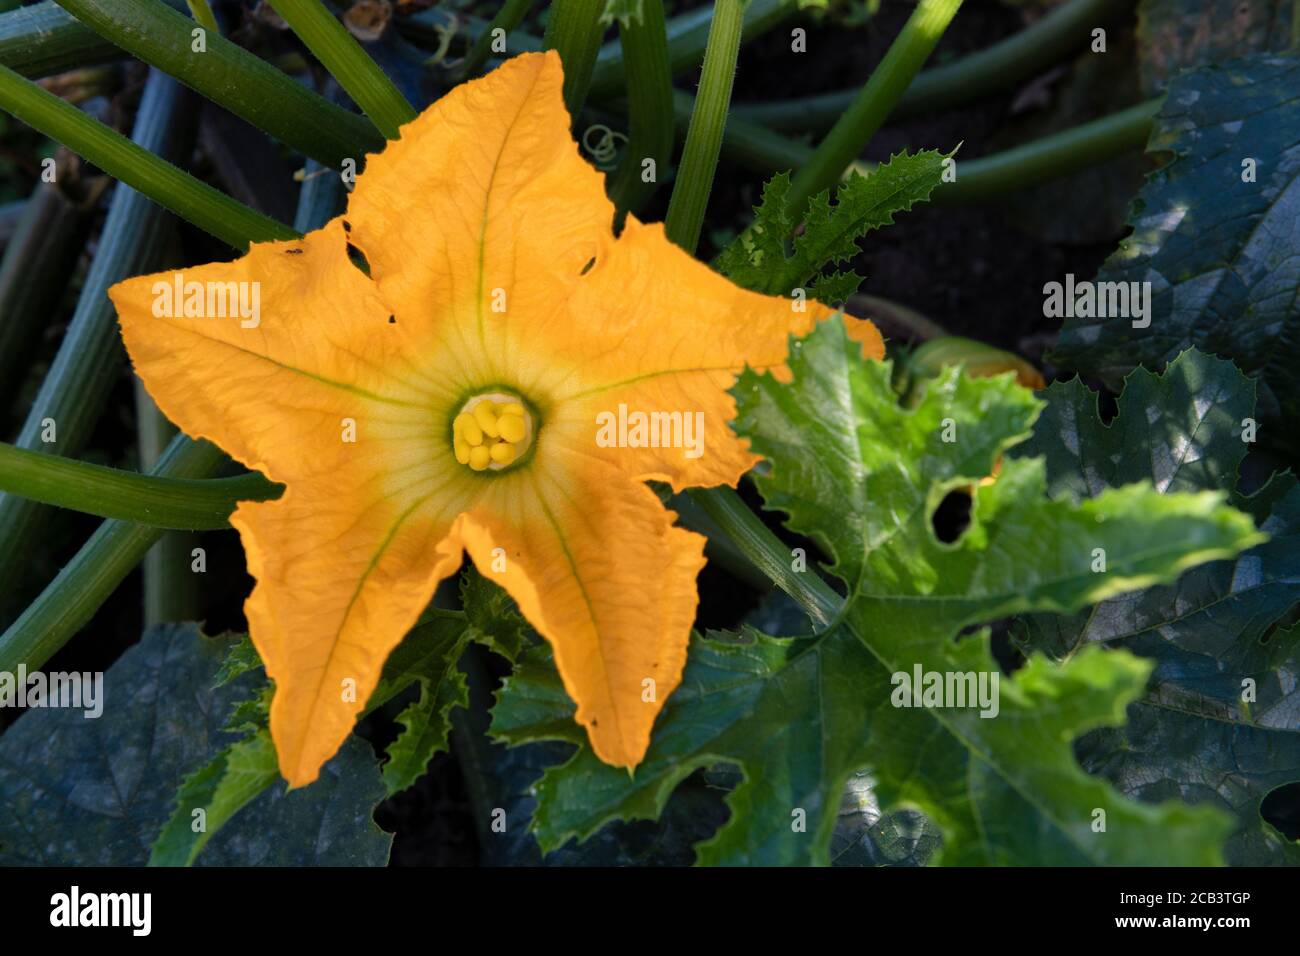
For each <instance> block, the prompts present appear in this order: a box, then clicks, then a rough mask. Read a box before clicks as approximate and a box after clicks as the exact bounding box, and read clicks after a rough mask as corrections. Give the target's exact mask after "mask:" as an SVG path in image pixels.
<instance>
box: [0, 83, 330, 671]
mask: <svg viewBox="0 0 1300 956" xmlns="http://www.w3.org/2000/svg"><path fill="white" fill-rule="evenodd" d="M175 90H176V88H175V84H174V83H172V82H171V81H170V80H168V79H167V78H166V77H165V76H162V75H161V74H158V73H155V74H154V75H153V76H152V77H151V78H150V85H149V86H147V87H146V89H145V99H144V102H142V103H141V107H140V118H139V119H138V120H137V123H136V127H137V134H138V135H139V134H141V133H143V134H144V135H145V137H146V138H147V137H148V136H149V135H150V134H151V133H152V132H153V121H154V119H155V118H156V119H159V120H161V121H162V124H163V126H164V129H165V128H166V127H167V126H168V125H170V124H169V122H168V120H169V119H170V117H169V116H168V115H167V114H166V113H165V112H162V113H160V114H157V113H156V112H155V111H154V110H153V109H149V110H146V107H147V106H150V104H151V96H153V97H154V99H155V100H157V99H159V98H161V97H165V96H167V95H168V94H169V93H171V94H174V93H175ZM146 119H148V120H149V125H148V126H146V127H145V129H143V130H142V129H141V126H142V124H144V123H145V121H146ZM331 179H332V180H334V181H335V183H337V179H338V177H322V180H323V182H322V183H321V185H320V186H319V187H318V188H312V189H304V190H303V192H302V193H300V195H299V199H298V214H299V215H298V222H299V223H300V224H301V226H302V227H303V228H304V230H307V231H310V230H311V229H318V228H320V227H321V226H322V225H324V223H325V219H326V218H327V217H328V216H329V215H330V213H331V209H332V204H331V203H330V202H329V201H328V199H329V198H330V196H331V193H329V190H330V189H331V188H333V186H332V185H331V184H330V183H329V182H328V181H329V180H331ZM119 188H120V187H119ZM123 193H124V194H125V195H127V196H135V195H136V194H134V193H132V192H131V191H130V190H123ZM117 203H118V197H116V196H115V197H114V208H115V209H116V208H118V207H117ZM145 205H146V206H148V205H149V204H148V203H146V204H145ZM122 208H124V209H125V208H126V206H125V204H124V205H123V207H122ZM313 213H314V214H315V215H316V216H318V217H320V218H318V219H316V220H314V221H313V219H312V218H311V216H312V214H313ZM112 222H113V216H112V212H110V214H109V221H108V223H107V224H105V227H104V230H105V231H104V234H105V236H106V237H112V236H114V235H116V234H115V233H114V232H112V231H111V230H110V226H111V224H112ZM121 228H122V230H123V231H128V230H129V229H130V226H129V225H123V226H122V227H121ZM106 241H111V238H110V239H108V240H106ZM103 255H104V253H103V251H101V252H100V257H102V256H103ZM100 257H96V260H95V263H96V265H98V264H99V261H100ZM107 268H108V269H110V270H111V268H112V265H111V263H110V265H109V266H108V267H107ZM93 271H94V270H93V269H92V277H90V278H88V279H87V281H86V293H83V298H85V295H86V294H88V293H89V292H90V290H91V288H92V285H93V282H92V279H93ZM136 271H140V270H132V271H131V272H129V273H128V274H135V272H136ZM98 298H104V295H103V288H102V287H101V288H100V289H99V292H98ZM105 301H106V300H105ZM109 317H110V321H111V318H112V307H111V306H109ZM110 329H112V326H110ZM69 337H71V330H69ZM66 344H67V343H66V341H65V345H66ZM114 344H116V336H114ZM62 354H63V350H62V349H60V356H62ZM53 377H54V372H53V371H51V375H50V378H53ZM49 382H50V379H47V380H46V384H47V385H48V384H49ZM70 390H71V389H65V391H70ZM225 460H226V459H225V456H224V455H222V454H221V452H220V451H218V450H217V449H216V448H215V447H214V446H212V445H210V444H208V443H207V442H195V441H192V440H190V439H189V438H186V437H185V436H183V435H178V436H177V437H176V438H175V439H174V440H173V441H172V443H171V444H170V445H169V446H168V448H167V451H166V452H164V453H163V455H162V458H161V459H160V460H159V463H158V466H157V467H156V468H154V469H153V470H152V471H151V473H150V474H151V475H153V476H155V477H163V478H207V477H209V476H210V475H212V474H214V473H215V472H216V470H217V469H218V468H219V467H220V466H221V465H222V464H223V462H224V461H225ZM242 480H245V481H251V480H253V479H250V478H248V477H244V478H243V479H242ZM21 500H23V499H17V498H14V497H13V496H10V495H6V496H0V504H3V502H5V501H21ZM5 530H6V529H5V525H4V519H3V516H2V515H0V541H4V542H5V544H6V548H7V547H8V546H9V544H10V542H11V539H10V538H9V537H7V536H6V535H5V533H4V532H5ZM162 533H163V532H162V529H160V528H154V527H150V526H148V525H141V524H136V523H133V522H122V521H106V522H104V523H103V524H102V525H100V527H99V529H98V530H97V531H96V532H95V534H94V535H92V536H91V538H90V540H89V541H87V542H86V544H85V545H84V546H83V547H82V548H81V550H80V551H78V552H77V554H76V555H75V556H74V557H73V559H72V561H70V562H69V563H68V564H67V565H65V566H64V569H63V571H62V572H60V574H59V576H58V577H57V578H55V580H54V581H52V582H50V584H49V585H48V586H47V587H46V588H45V590H44V591H42V592H41V594H40V596H39V597H38V598H37V599H36V600H35V601H34V602H32V604H31V605H30V606H29V607H28V608H27V610H26V611H24V612H23V614H22V616H21V617H20V618H19V619H18V620H17V621H15V622H14V624H13V625H12V626H11V627H10V628H9V629H8V630H7V631H5V633H4V634H3V635H0V670H8V671H13V670H14V669H15V668H16V667H17V665H18V664H19V663H24V662H25V663H26V664H27V666H28V667H29V668H36V667H40V666H41V665H42V664H43V663H44V662H45V661H47V660H48V659H49V658H50V656H51V655H52V654H54V653H55V652H56V651H58V650H59V649H60V648H61V647H62V646H63V645H64V644H66V643H67V642H68V640H70V639H71V638H72V636H73V635H74V634H76V633H77V631H78V630H79V629H80V628H81V627H82V626H84V625H85V624H86V623H87V622H88V621H89V620H90V619H91V618H92V617H93V616H94V614H95V611H96V610H97V609H98V608H99V606H100V605H101V604H103V602H104V601H105V600H106V599H107V598H108V596H109V595H110V594H112V593H113V591H114V590H115V589H116V588H117V586H118V585H119V584H120V583H121V582H122V579H123V578H125V577H126V575H127V574H129V573H130V572H131V569H132V568H134V567H135V566H136V565H137V564H138V563H139V562H140V561H141V560H143V558H144V555H145V554H146V553H147V552H148V550H149V548H150V547H151V546H152V545H153V543H154V542H155V541H157V540H158V537H159V536H160V535H161V534H162ZM3 554H4V549H0V557H2V556H3ZM0 580H3V581H11V580H12V577H10V576H7V575H5V574H3V573H0Z"/></svg>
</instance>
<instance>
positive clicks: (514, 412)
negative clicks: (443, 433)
mask: <svg viewBox="0 0 1300 956" xmlns="http://www.w3.org/2000/svg"><path fill="white" fill-rule="evenodd" d="M451 431H452V450H453V451H454V452H455V454H456V460H457V461H458V462H460V463H461V464H462V465H465V466H466V467H468V468H470V469H472V470H474V471H501V470H503V469H505V468H509V467H510V466H511V465H512V464H514V463H515V462H516V461H518V460H519V458H520V457H521V456H522V455H523V454H524V452H526V451H527V450H528V449H529V447H530V446H531V445H532V443H533V433H534V432H533V417H532V415H531V414H529V412H528V409H527V408H526V407H525V406H524V403H523V402H522V401H520V400H519V398H518V397H517V396H514V395H508V394H506V393H504V392H487V393H484V394H482V395H475V396H474V397H473V398H471V399H470V400H469V401H467V402H466V403H465V404H464V406H463V407H462V408H461V410H460V412H459V413H458V414H457V415H456V417H455V419H454V420H453V421H452V425H451Z"/></svg>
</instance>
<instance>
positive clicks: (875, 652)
mask: <svg viewBox="0 0 1300 956" xmlns="http://www.w3.org/2000/svg"><path fill="white" fill-rule="evenodd" d="M789 365H790V368H791V370H792V371H793V373H794V381H793V383H792V384H789V385H782V384H780V383H778V382H776V381H775V380H774V379H773V378H772V377H771V376H769V375H756V374H754V373H752V372H746V373H745V374H744V375H743V376H742V377H741V379H740V381H739V382H738V384H737V386H736V389H735V391H736V395H737V400H738V410H739V415H738V418H737V426H736V427H737V431H738V433H740V434H741V435H744V436H746V437H748V438H749V439H750V440H751V444H752V446H753V448H754V450H755V451H756V452H758V453H759V454H762V455H763V456H764V457H765V458H766V459H767V460H768V461H769V463H770V469H769V470H768V471H767V473H766V474H760V475H759V477H758V478H757V481H758V484H759V488H760V490H761V491H762V493H763V496H764V498H765V500H766V501H767V504H768V506H769V507H773V508H779V509H780V510H782V511H784V512H786V513H787V514H788V515H789V516H790V521H789V525H790V527H791V529H792V530H795V531H798V532H800V533H802V534H805V535H808V536H811V537H813V538H815V539H816V540H817V541H818V542H819V543H820V544H821V545H822V546H823V549H824V550H825V551H826V552H827V553H829V554H831V555H833V556H834V557H835V562H834V565H833V572H834V573H835V575H836V576H837V577H838V578H840V580H841V581H842V582H844V584H845V586H846V587H847V589H848V602H847V604H846V606H845V609H844V611H843V613H842V614H841V615H840V617H839V618H838V619H837V620H836V622H835V623H834V624H833V625H832V626H831V627H830V628H829V629H828V630H827V631H826V632H825V633H822V634H819V635H816V636H813V637H810V638H795V639H786V638H773V637H769V636H767V635H764V634H762V633H759V632H757V631H753V630H746V631H744V632H743V633H741V634H740V635H715V636H713V637H710V638H703V639H701V638H697V639H696V640H695V641H694V643H693V646H692V648H691V654H690V658H689V661H688V664H687V668H686V673H685V675H684V677H683V681H682V685H681V687H680V688H679V689H678V690H677V691H676V693H675V694H674V695H673V697H672V699H671V700H670V701H669V703H668V706H667V708H666V709H665V712H664V715H663V717H662V718H661V722H660V724H659V725H658V727H657V728H656V730H655V734H654V738H653V742H652V745H651V748H650V751H649V753H648V754H647V755H646V759H645V761H644V762H643V763H642V764H641V765H640V766H639V767H638V768H637V769H636V772H635V774H634V775H632V776H631V777H629V776H628V775H627V774H626V773H624V772H622V771H619V770H616V769H614V768H610V767H607V766H605V765H603V764H601V763H600V762H599V761H598V760H596V758H595V757H594V756H593V755H592V754H591V753H590V752H589V751H588V750H586V749H580V750H579V752H578V753H577V755H576V756H575V757H574V758H573V759H572V760H571V761H570V762H569V763H567V764H564V765H563V766H561V767H558V768H553V769H552V770H550V771H549V772H548V773H547V774H546V775H545V776H544V777H543V778H542V780H541V781H540V783H539V784H538V785H537V792H538V798H539V806H538V810H537V814H536V816H535V819H534V828H535V831H536V832H537V834H538V838H539V841H540V842H541V844H542V846H543V847H544V848H553V847H556V846H559V845H561V844H563V843H564V842H565V841H567V840H568V839H569V838H571V837H579V838H582V837H586V836H589V835H590V834H592V833H594V832H596V831H597V830H598V829H599V828H600V826H601V825H602V824H604V823H605V822H607V821H609V820H612V819H641V818H653V817H655V816H656V815H657V814H658V813H659V812H660V810H661V809H662V807H663V805H664V803H665V801H666V800H667V797H668V795H669V794H670V793H671V792H672V790H673V788H674V786H676V784H677V783H678V782H679V781H681V780H682V779H684V778H685V777H686V776H687V775H688V774H689V773H691V772H692V770H694V769H696V768H698V767H706V766H710V765H712V764H714V763H717V762H732V763H736V764H739V765H740V768H741V770H742V772H743V773H744V775H745V777H744V781H743V782H742V783H741V784H740V785H739V786H737V787H736V789H735V790H734V791H733V792H732V794H731V796H730V797H729V798H728V801H727V802H728V805H729V806H730V808H731V811H732V816H731V819H730V820H729V822H728V823H727V825H726V826H725V827H723V828H722V829H721V830H720V831H719V832H718V833H717V834H716V835H715V836H714V837H713V839H712V840H710V841H708V842H706V843H704V844H702V845H700V846H699V847H697V851H698V854H699V859H700V861H701V862H705V863H750V864H775V863H824V862H826V861H827V860H828V858H829V843H830V838H831V835H832V832H833V830H834V826H835V816H836V811H837V809H838V808H839V805H840V797H841V794H842V792H843V790H844V786H845V784H846V783H847V782H848V781H849V780H850V779H851V778H852V776H853V775H854V774H855V773H857V772H859V771H862V770H869V771H870V772H871V774H872V776H873V778H874V780H875V788H874V792H875V795H876V798H877V799H878V800H879V805H880V808H881V809H882V810H885V811H892V810H898V809H903V808H915V809H920V810H922V811H923V812H924V813H925V814H926V815H927V816H928V817H929V818H930V819H931V820H932V821H933V822H934V824H935V825H936V826H937V827H938V829H939V830H940V831H941V833H942V838H943V849H942V860H943V862H945V863H949V864H975V863H982V864H1011V863H1019V864H1047V863H1058V864H1059V863H1069V864H1087V863H1094V864H1116V863H1130V864H1136V863H1143V864H1150V863H1153V862H1163V863H1168V864H1179V863H1181V864H1188V863H1200V864H1205V863H1212V862H1215V861H1217V860H1218V859H1219V842H1220V840H1221V839H1222V837H1223V836H1225V835H1226V832H1227V821H1226V819H1225V817H1223V815H1222V814H1220V813H1219V812H1217V811H1214V810H1212V809H1210V808H1207V807H1188V806H1185V805H1183V804H1181V803H1167V804H1162V805H1160V806H1158V807H1150V806H1146V805H1142V804H1138V803H1134V802H1132V801H1129V800H1127V799H1125V798H1123V797H1122V796H1120V795H1119V794H1118V793H1117V792H1116V791H1115V790H1113V789H1112V788H1111V787H1110V786H1109V785H1108V784H1106V783H1105V782H1104V781H1101V780H1099V779H1096V778H1093V777H1089V776H1088V775H1087V774H1085V773H1084V772H1083V771H1082V770H1081V769H1080V767H1079V766H1078V764H1077V763H1076V762H1075V759H1074V756H1073V754H1072V752H1071V748H1070V741H1071V740H1073V739H1074V738H1076V737H1078V736H1079V735H1080V734H1082V733H1084V732H1086V731H1088V730H1091V729H1094V728H1097V727H1100V726H1111V725H1115V724H1118V723H1120V722H1121V721H1122V719H1123V713H1124V707H1125V706H1126V705H1127V704H1128V703H1129V702H1130V701H1131V700H1133V699H1134V698H1135V697H1137V695H1138V694H1140V693H1141V691H1142V689H1143V687H1144V685H1145V682H1146V678H1147V675H1148V673H1149V670H1150V665H1149V664H1147V663H1145V662H1142V661H1140V660H1139V659H1137V658H1136V657H1134V656H1132V655H1130V654H1117V653H1105V652H1102V651H1101V650H1099V649H1090V650H1085V651H1084V652H1081V653H1079V654H1077V655H1075V656H1074V657H1073V658H1071V659H1070V660H1069V661H1068V662H1066V663H1064V664H1060V665H1057V664H1052V663H1050V662H1049V661H1048V660H1047V659H1046V658H1044V657H1042V656H1035V657H1033V658H1031V659H1030V661H1029V662H1028V664H1027V665H1026V666H1025V667H1024V668H1023V669H1022V670H1021V671H1019V672H1018V673H1017V674H1016V676H1015V678H1014V679H1011V678H1000V694H999V695H998V697H997V701H998V712H997V715H996V716H995V717H994V718H993V719H981V717H980V716H979V708H975V707H969V706H965V707H963V706H952V707H947V708H941V707H908V706H903V705H902V704H905V702H906V700H907V699H908V697H907V694H906V690H905V688H904V687H901V686H898V683H897V682H898V680H899V676H898V675H910V674H912V673H913V672H914V669H915V668H918V667H919V668H921V669H922V671H923V672H925V673H938V674H941V675H950V674H951V675H959V674H972V675H973V676H975V677H976V679H977V680H978V675H981V674H982V675H984V677H985V679H986V681H987V682H988V684H991V682H992V680H993V679H994V675H999V676H1000V674H999V670H998V666H997V664H996V663H995V661H994V660H993V657H992V655H991V653H990V650H989V644H988V631H987V629H981V630H978V631H976V632H975V633H973V634H968V635H966V636H964V637H963V638H962V639H960V640H957V639H956V638H957V636H958V634H959V633H961V632H962V631H963V630H965V629H968V628H970V627H971V626H972V625H976V624H979V623H981V622H986V621H989V620H993V619H996V618H1000V617H1003V616H1006V615H1009V614H1013V613H1016V612H1018V611H1025V610H1035V609H1037V610H1047V609H1052V610H1070V609H1077V608H1079V607H1082V606H1084V605H1086V604H1089V603H1092V602H1095V601H1097V600H1101V599H1103V598H1105V597H1109V596H1112V595H1115V594H1119V593H1122V592H1125V591H1129V590H1132V589H1134V588H1136V587H1140V586H1143V585H1146V584H1149V583H1151V582H1153V581H1168V580H1172V579H1173V578H1174V577H1176V576H1177V575H1178V573H1179V572H1180V571H1182V570H1183V569H1185V568H1187V567H1191V566H1193V565H1196V564H1199V563H1202V562H1204V561H1207V560H1213V559H1216V558H1219V557H1227V556H1230V555H1232V554H1234V553H1236V552H1237V551H1239V550H1241V549H1243V548H1246V547H1250V546H1251V545H1253V544H1255V543H1257V542H1258V540H1259V535H1257V534H1256V533H1255V532H1254V529H1253V527H1252V525H1251V522H1250V520H1249V519H1248V518H1247V517H1246V516H1244V515H1242V514H1239V513H1237V512H1235V511H1233V510H1232V509H1230V508H1227V507H1225V506H1224V505H1223V503H1222V496H1221V495H1215V494H1211V493H1201V494H1196V495H1190V494H1182V495H1160V494H1158V493H1157V492H1155V491H1154V490H1153V489H1152V488H1151V487H1150V486H1149V485H1131V486H1127V487H1125V488H1121V489H1111V490H1107V491H1106V492H1103V493H1102V494H1101V495H1100V496H1098V497H1097V498H1094V499H1090V500H1088V501H1084V502H1081V503H1078V504H1076V503H1073V502H1069V501H1065V500H1057V501H1052V500H1050V499H1049V498H1048V497H1047V495H1046V487H1045V475H1044V470H1043V465H1042V462H1041V461H1024V460H1005V461H1003V463H1002V466H1001V469H1000V471H999V474H998V477H997V480H996V481H995V482H993V483H991V484H988V485H985V486H982V487H979V489H978V493H977V495H976V499H975V502H974V506H973V510H972V516H971V525H970V527H969V529H968V530H967V531H966V533H965V534H964V535H963V536H962V537H961V538H960V540H959V541H957V542H956V543H953V544H947V543H944V542H941V541H939V540H938V539H937V538H936V537H935V534H934V532H933V530H932V528H931V523H930V519H931V515H932V513H933V511H934V509H935V508H936V507H937V505H938V503H939V501H940V500H941V499H942V498H943V497H944V495H945V493H946V492H948V491H950V490H953V489H958V488H969V487H971V486H972V485H973V484H974V483H975V482H978V481H979V480H980V479H981V478H983V477H985V476H987V475H989V474H990V473H991V472H992V471H993V469H994V467H995V464H996V463H997V461H998V459H999V457H1000V456H1001V454H1002V452H1003V451H1004V450H1005V449H1006V448H1007V447H1008V446H1010V445H1012V444H1014V443H1015V442H1016V441H1018V440H1022V439H1023V437H1024V436H1025V434H1026V433H1027V431H1028V429H1029V428H1030V426H1031V425H1032V423H1033V420H1034V418H1035V417H1036V415H1037V412H1038V406H1039V403H1038V402H1037V401H1036V400H1035V399H1034V398H1033V396H1032V395H1031V394H1030V393H1029V392H1028V391H1026V390H1024V389H1022V388H1019V387H1018V386H1016V385H1015V384H1014V383H1013V381H1012V379H1011V376H1001V377H996V378H984V379H970V378H966V377H962V376H959V375H958V374H957V372H956V371H950V372H945V373H943V374H941V375H940V376H939V377H938V378H936V379H935V380H934V382H932V383H931V385H930V387H929V388H928V389H927V390H926V394H925V396H924V397H923V398H922V400H921V402H920V403H919V404H918V405H917V406H916V407H915V408H914V409H904V408H901V407H899V405H898V404H897V402H896V399H895V395H894V393H893V391H892V390H891V388H890V367H889V365H888V364H887V363H878V362H864V361H862V360H861V359H860V358H859V355H858V350H857V346H856V343H853V342H852V341H850V340H849V339H848V337H847V336H846V335H845V332H844V327H843V324H842V322H840V321H839V320H832V321H830V322H826V323H823V324H822V325H821V326H819V327H818V328H817V330H815V331H814V332H813V333H812V334H811V335H810V336H809V337H808V338H806V339H804V340H803V341H802V342H801V343H797V344H796V347H795V348H794V349H793V350H792V354H791V356H790V359H789ZM945 434H950V435H952V436H953V438H952V440H951V441H945V440H944V437H943V436H944V435H945ZM1098 548H1101V549H1104V551H1105V555H1106V565H1105V571H1104V572H1099V571H1097V570H1094V568H1095V567H1096V563H1095V562H1096V557H1095V549H1098ZM986 686H987V685H986ZM895 700H897V701H899V705H896V704H895V703H894V701H895ZM950 703H954V704H955V703H956V702H955V701H950ZM990 709H991V708H990ZM570 710H571V705H569V704H568V703H567V701H566V700H565V699H564V692H563V689H562V688H561V687H560V686H559V682H558V679H557V678H555V676H554V675H553V673H552V672H551V671H550V670H549V669H547V668H543V667H537V666H534V667H528V666H521V667H520V668H519V669H517V671H516V673H515V674H514V676H512V677H511V678H510V679H509V680H508V681H507V682H506V685H505V687H504V689H503V691H502V694H501V696H500V698H499V702H498V705H497V707H496V709H495V712H494V723H493V729H494V732H496V733H497V734H498V735H499V736H500V737H502V738H503V739H505V740H507V741H508V742H512V743H517V742H522V741H527V740H535V739H539V738H547V737H551V738H555V737H558V738H560V739H566V740H570V741H575V740H577V739H578V735H577V734H576V731H575V728H574V726H573V724H572V721H571V720H569V719H567V718H568V716H569V713H570ZM1098 810H1104V811H1105V814H1106V829H1105V830H1104V831H1103V832H1098V831H1097V830H1094V826H1093V825H1094V822H1095V821H1096V820H1097V819H1098V817H1097V816H1096V811H1098Z"/></svg>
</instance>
